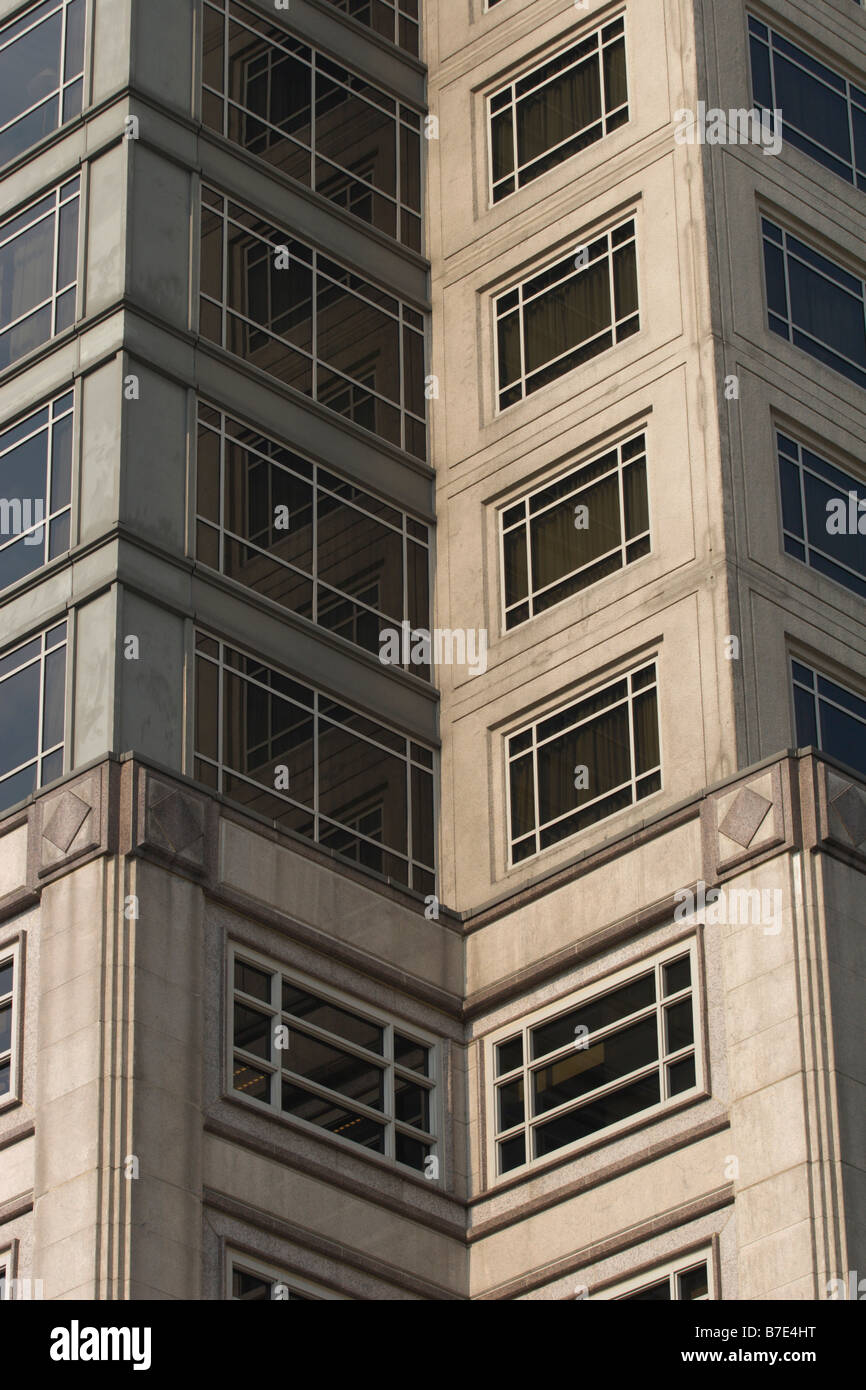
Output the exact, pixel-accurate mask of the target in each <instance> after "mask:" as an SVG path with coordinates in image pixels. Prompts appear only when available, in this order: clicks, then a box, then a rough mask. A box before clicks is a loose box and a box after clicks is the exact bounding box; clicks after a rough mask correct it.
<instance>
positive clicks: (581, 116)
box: [488, 19, 628, 203]
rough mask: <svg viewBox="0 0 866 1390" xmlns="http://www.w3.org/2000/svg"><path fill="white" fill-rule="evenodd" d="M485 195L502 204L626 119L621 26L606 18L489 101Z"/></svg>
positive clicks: (626, 105) (624, 71)
mask: <svg viewBox="0 0 866 1390" xmlns="http://www.w3.org/2000/svg"><path fill="white" fill-rule="evenodd" d="M488 105H489V122H490V161H491V193H492V198H493V202H494V203H498V202H500V201H501V199H503V198H507V197H508V195H509V194H510V193H514V192H515V191H516V190H517V189H518V188H523V186H524V185H525V184H527V183H531V182H532V180H533V179H537V178H538V177H539V176H540V175H541V174H546V173H547V171H548V170H549V169H554V168H555V167H556V166H557V164H561V163H562V161H563V160H565V159H570V158H571V156H572V155H574V154H577V153H578V152H579V151H580V150H584V149H586V147H587V146H588V145H592V144H594V143H595V141H597V140H601V139H602V138H603V136H605V135H609V134H610V133H611V132H612V131H614V130H618V129H619V127H620V126H622V125H625V123H626V121H627V120H628V88H627V82H626V67H625V21H624V20H623V19H617V20H614V22H613V23H612V24H607V25H605V26H604V28H601V29H597V30H596V31H595V33H593V34H590V35H589V37H588V38H583V39H581V40H580V41H579V42H578V43H575V44H572V45H571V47H569V48H566V49H564V50H563V51H562V52H560V53H557V54H556V55H555V56H554V57H552V58H548V59H547V60H546V61H545V62H544V63H540V64H539V65H538V66H537V67H534V68H532V69H531V70H530V71H529V72H527V73H524V74H523V76H521V77H519V78H516V79H515V80H514V81H513V82H509V84H508V86H507V87H500V88H499V90H498V91H496V92H494V94H493V95H492V96H491V97H490V98H489V103H488Z"/></svg>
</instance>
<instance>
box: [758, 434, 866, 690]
mask: <svg viewBox="0 0 866 1390" xmlns="http://www.w3.org/2000/svg"><path fill="white" fill-rule="evenodd" d="M773 434H774V436H775V450H776V481H777V489H778V494H779V506H780V513H779V515H780V529H781V536H782V553H783V554H784V555H786V556H788V557H789V558H790V559H792V560H795V561H796V562H797V563H798V564H801V565H805V566H806V568H807V569H810V570H811V571H812V573H813V574H820V575H821V576H822V577H823V578H824V579H827V580H829V581H830V582H831V583H836V584H838V585H839V586H840V587H842V588H845V589H847V590H848V592H849V593H854V594H857V595H858V597H862V595H861V594H860V591H859V589H858V588H856V587H855V586H854V585H853V584H850V585H849V584H846V583H845V581H844V579H837V578H835V576H833V575H831V574H828V573H827V571H826V570H824V569H821V568H820V567H819V566H818V565H814V564H813V563H812V560H811V556H812V553H813V552H815V553H817V554H818V555H820V556H821V557H822V558H823V559H825V560H827V561H828V562H829V563H830V564H831V565H832V566H833V567H834V569H837V570H841V571H844V572H846V573H847V574H851V575H852V576H854V577H855V578H857V579H859V580H860V582H861V583H862V584H864V585H866V556H864V561H863V568H862V570H857V569H854V568H853V567H852V566H851V565H849V564H846V562H845V561H844V560H840V559H838V558H837V557H836V556H835V555H831V554H830V553H829V552H828V551H826V550H824V549H823V548H822V546H820V545H819V544H818V543H817V542H816V541H815V540H813V539H812V533H811V530H810V526H809V511H808V508H807V505H806V487H805V479H806V477H807V476H809V477H813V478H817V479H818V480H819V481H820V482H821V483H823V484H824V485H825V486H827V487H829V486H831V484H830V480H829V479H828V478H826V477H825V476H824V475H823V474H821V473H819V472H817V471H816V470H815V469H813V468H811V467H810V466H809V464H808V463H807V462H806V460H805V459H804V457H803V454H804V451H805V450H808V451H809V453H811V454H815V455H816V457H817V458H819V459H821V462H822V463H826V464H827V466H828V468H833V469H835V471H836V472H837V473H841V474H842V475H843V477H844V478H845V481H846V482H848V483H849V484H850V488H849V491H851V492H857V493H858V494H862V500H863V501H864V502H866V482H864V481H863V479H862V478H858V477H856V476H855V475H854V474H853V473H850V472H849V471H848V470H847V469H846V468H843V467H842V466H841V465H840V464H838V463H834V462H833V461H832V460H831V459H828V458H825V457H824V455H823V454H819V453H818V450H817V449H815V448H813V447H812V446H811V445H810V444H806V443H804V442H803V440H802V439H800V438H798V437H796V432H792V431H791V430H788V429H785V428H783V427H782V426H780V425H774V427H773ZM780 435H782V436H784V437H785V438H786V439H789V440H790V441H791V443H792V444H793V445H794V447H795V449H796V451H797V457H796V458H793V457H791V455H790V454H789V453H787V452H783V450H782V448H781V446H780V444H779V436H780ZM783 460H784V462H785V463H789V464H791V466H792V467H794V468H796V470H797V478H798V481H799V485H800V488H799V493H800V513H801V518H802V524H803V535H802V537H801V536H796V535H794V533H793V532H792V531H789V530H787V528H786V527H785V521H784V513H783V512H782V510H781V500H782V488H781V480H782V461H783ZM822 534H824V535H827V534H828V532H827V531H826V529H825V530H824V531H823V533H822ZM789 539H790V540H791V541H792V542H793V543H794V544H797V545H800V546H801V547H802V548H803V550H804V551H805V559H800V557H799V556H798V555H792V554H791V551H790V550H788V549H787V548H786V545H785V542H786V540H789ZM802 664H803V665H805V664H806V663H805V662H803V663H802Z"/></svg>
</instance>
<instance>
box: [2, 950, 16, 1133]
mask: <svg viewBox="0 0 866 1390" xmlns="http://www.w3.org/2000/svg"><path fill="white" fill-rule="evenodd" d="M20 974H21V950H20V942H19V941H15V942H13V944H12V945H11V946H0V1106H2V1105H3V1103H4V1102H8V1101H12V1100H16V1099H17V1098H18V1094H19V1077H18V1071H19V1064H20V1058H19V1056H18V1032H19V1029H18V1018H19V1009H20V1007H21V980H20Z"/></svg>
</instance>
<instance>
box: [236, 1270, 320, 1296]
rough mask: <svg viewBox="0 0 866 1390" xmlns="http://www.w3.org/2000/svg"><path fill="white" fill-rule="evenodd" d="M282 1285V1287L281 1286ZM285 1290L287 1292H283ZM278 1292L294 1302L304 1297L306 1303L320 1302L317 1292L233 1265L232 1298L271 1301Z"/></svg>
mask: <svg viewBox="0 0 866 1390" xmlns="http://www.w3.org/2000/svg"><path fill="white" fill-rule="evenodd" d="M280 1285H282V1287H281V1288H280V1287H279V1286H280ZM283 1290H285V1292H283ZM277 1292H279V1296H280V1298H281V1299H283V1300H286V1301H291V1302H292V1303H294V1302H295V1301H296V1300H297V1299H299V1298H300V1299H302V1300H303V1301H304V1302H306V1303H314V1302H318V1299H317V1298H316V1295H315V1294H312V1293H300V1292H299V1291H298V1290H297V1289H296V1288H293V1287H292V1285H290V1284H288V1283H286V1282H285V1281H283V1280H279V1279H271V1278H268V1277H267V1276H266V1275H263V1274H251V1273H250V1272H249V1271H248V1270H246V1269H240V1268H239V1267H238V1266H237V1265H233V1266H232V1298H233V1299H237V1300H238V1301H240V1302H243V1303H270V1301H271V1299H273V1298H274V1297H276V1294H277Z"/></svg>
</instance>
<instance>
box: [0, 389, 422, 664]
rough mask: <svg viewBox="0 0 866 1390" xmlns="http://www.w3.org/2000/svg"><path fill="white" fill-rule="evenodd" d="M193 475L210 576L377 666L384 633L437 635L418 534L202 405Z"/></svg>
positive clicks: (344, 483)
mask: <svg viewBox="0 0 866 1390" xmlns="http://www.w3.org/2000/svg"><path fill="white" fill-rule="evenodd" d="M196 474H197V494H196V495H197V518H198V525H197V546H196V551H197V555H198V558H199V559H200V560H201V561H203V562H204V563H205V564H207V565H210V566H212V568H214V569H219V570H221V571H222V572H223V573H224V574H227V575H229V576H230V577H231V578H232V579H236V580H238V581H239V582H240V583H241V584H245V585H247V587H248V588H250V589H253V590H255V592H256V593H259V594H263V595H264V596H265V597H266V598H269V599H273V600H274V601H275V602H276V603H279V604H281V605H282V606H283V607H284V608H288V609H290V610H291V611H292V612H294V613H300V614H302V615H303V616H304V617H305V618H310V619H311V620H312V621H313V622H314V623H319V624H320V625H321V626H322V627H325V628H327V629H328V630H329V631H330V632H334V633H337V634H338V635H339V636H341V637H345V638H346V640H347V641H349V642H353V643H354V644H355V645H356V646H359V647H363V648H364V650H365V651H368V652H372V653H374V654H375V655H377V656H378V654H379V651H380V641H379V634H380V632H381V631H382V629H383V628H388V627H397V628H399V627H400V624H401V623H402V622H404V621H405V622H409V623H410V624H411V627H412V629H413V630H414V629H415V628H424V629H426V628H428V627H429V623H430V596H429V530H428V528H427V527H426V526H425V525H424V524H423V523H422V522H420V521H417V520H416V519H415V518H414V517H411V516H409V515H408V514H407V513H406V512H403V511H401V510H398V509H397V508H396V507H393V506H390V505H387V504H386V503H384V502H382V501H380V500H379V498H378V497H375V496H374V495H373V494H372V493H370V492H367V491H365V489H363V488H360V487H358V486H357V485H356V484H355V483H351V482H349V481H348V480H347V479H345V478H341V477H339V476H338V475H337V474H336V473H332V472H330V471H329V470H327V469H325V468H322V467H320V466H319V465H318V464H316V463H312V462H310V460H309V459H306V458H304V457H303V456H302V455H300V454H297V453H295V452H294V451H293V450H291V449H288V448H286V447H285V446H284V445H282V444H278V443H277V442H276V441H275V440H274V439H271V438H270V437H268V436H267V435H263V434H262V433H261V432H260V431H259V430H256V429H254V428H253V427H252V426H250V425H246V424H243V423H241V422H240V421H239V420H236V419H234V418H233V417H231V416H229V415H226V414H225V413H223V412H222V411H219V410H215V409H213V408H212V407H211V406H206V405H204V404H200V405H199V431H198V458H197V468H196ZM0 554H2V552H0ZM411 669H412V670H413V671H414V672H415V674H422V672H421V670H420V669H419V668H418V667H417V666H414V667H412V668H411ZM423 674H425V675H427V676H428V677H429V670H426V671H424V672H423Z"/></svg>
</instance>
